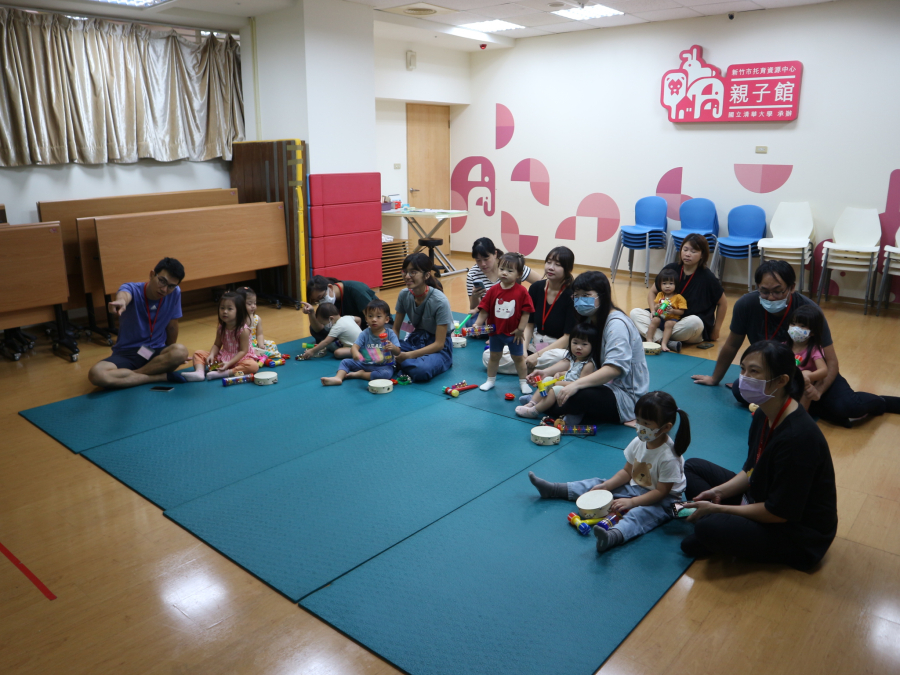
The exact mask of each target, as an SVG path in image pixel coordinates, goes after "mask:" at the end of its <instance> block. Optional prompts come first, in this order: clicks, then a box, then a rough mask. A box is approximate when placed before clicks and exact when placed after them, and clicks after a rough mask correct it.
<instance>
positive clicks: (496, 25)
mask: <svg viewBox="0 0 900 675" xmlns="http://www.w3.org/2000/svg"><path fill="white" fill-rule="evenodd" d="M460 28H468V29H469V30H478V31H481V32H482V33H498V32H500V31H504V30H516V29H518V28H524V26H519V25H517V24H514V23H510V22H509V21H500V20H499V19H498V20H495V21H479V22H478V23H466V24H463V25H462V26H460Z"/></svg>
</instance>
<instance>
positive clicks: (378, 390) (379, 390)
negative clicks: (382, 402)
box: [369, 380, 394, 394]
mask: <svg viewBox="0 0 900 675" xmlns="http://www.w3.org/2000/svg"><path fill="white" fill-rule="evenodd" d="M369 391H370V392H372V393H373V394H389V393H391V392H392V391H394V383H393V382H391V381H390V380H371V381H370V382H369Z"/></svg>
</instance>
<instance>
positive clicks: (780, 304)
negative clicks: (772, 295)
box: [759, 296, 788, 314]
mask: <svg viewBox="0 0 900 675" xmlns="http://www.w3.org/2000/svg"><path fill="white" fill-rule="evenodd" d="M787 303H788V301H787V298H783V299H781V300H766V299H765V298H763V297H762V296H759V304H761V305H762V306H763V309H764V310H766V311H767V312H768V313H769V314H778V312H783V311H784V308H785V307H787Z"/></svg>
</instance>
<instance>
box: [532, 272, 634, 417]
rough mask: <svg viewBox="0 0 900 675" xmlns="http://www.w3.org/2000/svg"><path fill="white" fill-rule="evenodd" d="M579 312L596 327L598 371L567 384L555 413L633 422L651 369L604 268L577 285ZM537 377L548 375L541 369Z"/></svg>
mask: <svg viewBox="0 0 900 675" xmlns="http://www.w3.org/2000/svg"><path fill="white" fill-rule="evenodd" d="M572 290H573V294H574V304H575V311H576V312H578V314H580V315H581V316H582V317H583V318H585V319H588V320H589V321H591V323H593V324H594V326H595V327H596V328H597V333H598V335H600V344H596V345H592V346H591V347H592V352H593V354H595V355H597V356H595V358H594V360H595V361H596V363H597V370H595V371H594V372H593V373H591V374H590V375H585V376H584V377H581V378H579V379H578V380H577V381H576V382H572V383H571V384H570V385H569V386H567V387H564V388H563V390H562V391H561V392H560V393H559V395H558V396H557V399H556V402H557V406H558V407H557V408H556V409H554V411H553V413H555V414H557V415H564V416H565V417H566V422H567V423H568V424H628V425H630V426H634V405H635V403H637V400H638V399H639V398H640V397H641V396H643V395H644V394H646V393H647V390H648V386H649V384H650V373H649V372H648V370H647V361H646V359H645V358H644V345H643V340H642V339H641V335H640V333H639V332H638V329H637V327H636V326H635V325H634V323H632V321H631V319H629V318H628V317H627V316H626V315H625V313H624V312H622V310H621V309H619V308H618V307H616V306H615V305H613V303H612V293H611V290H610V286H609V279H607V278H606V275H605V274H603V272H595V271H591V272H583V273H581V274H579V275H578V276H577V277H576V279H575V282H574V283H573V284H572ZM533 375H535V376H537V377H539V378H543V377H544V374H543V372H542V371H540V370H535V371H534V373H533Z"/></svg>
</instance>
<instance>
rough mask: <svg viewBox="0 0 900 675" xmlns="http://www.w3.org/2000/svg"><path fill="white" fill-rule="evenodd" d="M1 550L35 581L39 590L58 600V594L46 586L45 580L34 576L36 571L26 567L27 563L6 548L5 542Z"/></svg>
mask: <svg viewBox="0 0 900 675" xmlns="http://www.w3.org/2000/svg"><path fill="white" fill-rule="evenodd" d="M0 551H2V552H3V555H5V556H6V557H7V558H9V561H10V562H11V563H12V564H13V565H15V566H16V567H18V568H19V571H20V572H22V574H24V575H25V576H26V577H28V579H29V580H30V581H31V583H33V584H34V585H35V586H37V587H38V590H39V591H40V592H41V593H43V594H44V595H45V596H47V599H48V600H56V596H55V595H53V592H52V591H51V590H50V589H49V588H47V587H46V586H44V582H43V581H41V580H40V579H38V578H37V577H36V576H34V572H32V571H31V570H30V569H28V568H27V567H25V565H24V564H23V563H22V561H21V560H19V559H18V558H17V557H16V556H14V555H13V554H12V551H10V550H9V549H8V548H6V547H5V546H4V545H3V544H0Z"/></svg>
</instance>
